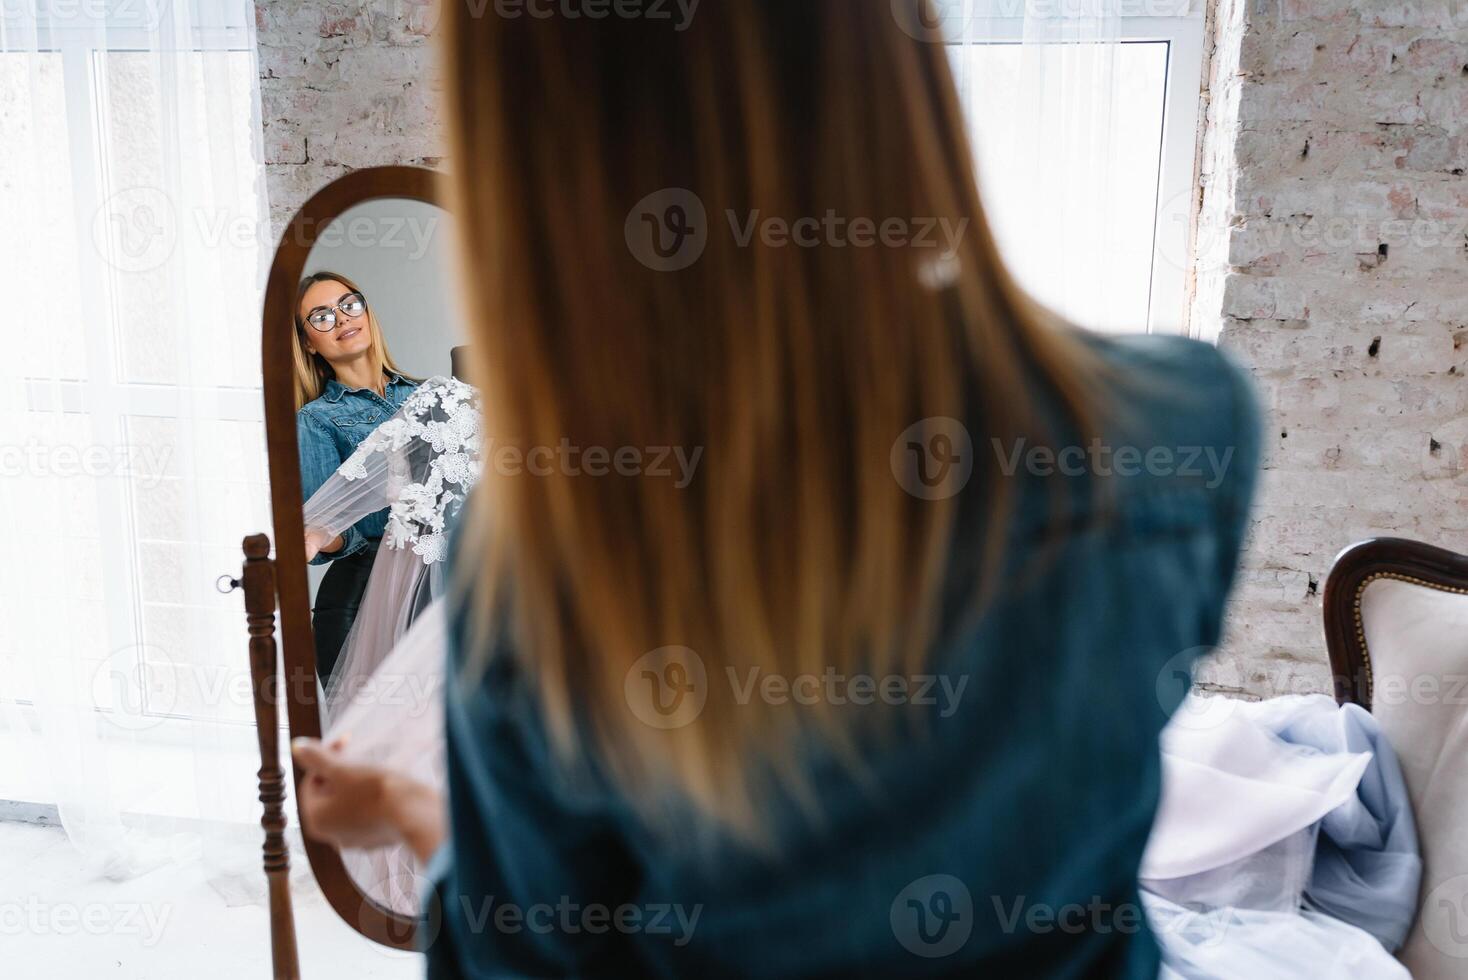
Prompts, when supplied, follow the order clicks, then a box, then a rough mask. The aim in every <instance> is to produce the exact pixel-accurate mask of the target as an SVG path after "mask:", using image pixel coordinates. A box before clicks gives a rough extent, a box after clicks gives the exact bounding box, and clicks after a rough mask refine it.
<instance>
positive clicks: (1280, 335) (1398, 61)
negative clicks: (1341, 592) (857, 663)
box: [257, 0, 1468, 696]
mask: <svg viewBox="0 0 1468 980" xmlns="http://www.w3.org/2000/svg"><path fill="white" fill-rule="evenodd" d="M436 16H437V14H436V8H435V6H434V5H433V0H345V2H340V3H332V4H326V5H322V4H318V3H307V4H298V3H294V2H292V3H284V2H279V0H274V2H265V0H259V2H258V4H257V22H258V38H259V45H260V71H261V94H262V103H263V117H264V128H265V148H266V160H267V164H268V168H267V169H268V176H267V179H268V185H269V193H270V202H271V211H272V219H273V222H274V225H275V227H276V228H277V229H278V228H279V227H280V226H281V224H282V223H283V222H284V220H285V219H286V218H288V217H289V215H290V214H291V212H292V211H293V210H294V209H295V207H296V206H297V205H298V204H299V203H300V202H301V201H303V200H304V199H305V198H306V196H308V195H309V194H310V193H311V192H312V191H314V190H315V189H317V188H319V187H320V186H321V185H323V184H325V183H326V182H327V181H328V180H330V179H331V178H333V177H336V176H339V175H340V174H343V173H346V172H347V171H348V170H351V169H353V168H357V167H362V166H369V165H373V164H382V163H416V164H421V165H425V166H437V165H438V164H439V162H440V159H441V156H442V153H443V139H442V137H443V133H442V128H441V125H440V121H439V119H438V117H437V114H436V111H435V109H434V100H435V92H436V89H437V84H436V82H435V80H434V72H433V65H432V60H431V59H432V45H431V44H429V43H428V40H429V36H430V35H431V33H432V31H433V27H434V24H435V21H436ZM1210 29H1211V32H1212V38H1211V40H1212V43H1213V52H1212V58H1211V61H1210V68H1209V72H1210V76H1209V80H1208V91H1207V94H1206V96H1205V99H1206V116H1205V118H1206V122H1205V129H1204V132H1203V136H1202V140H1201V142H1200V173H1201V177H1202V180H1201V193H1200V201H1199V214H1198V218H1197V236H1198V241H1197V257H1196V260H1195V269H1194V282H1195V292H1194V298H1193V304H1192V310H1191V319H1192V323H1193V326H1194V329H1195V330H1197V331H1198V332H1199V333H1200V334H1201V335H1203V336H1205V337H1210V338H1217V339H1218V340H1219V342H1220V343H1221V344H1222V345H1223V346H1225V347H1227V348H1229V349H1230V350H1232V351H1233V352H1234V353H1235V354H1237V355H1238V356H1239V357H1240V358H1242V359H1243V360H1244V361H1245V362H1246V363H1248V364H1249V365H1250V366H1251V367H1252V369H1253V371H1254V374H1255V377H1256V378H1257V380H1258V383H1259V387H1260V391H1261V394H1262V396H1263V398H1264V399H1265V402H1266V404H1267V407H1268V409H1269V411H1270V413H1271V423H1270V424H1271V428H1270V432H1269V439H1268V441H1267V445H1268V461H1267V464H1266V470H1265V473H1264V478H1263V481H1262V486H1261V499H1260V502H1259V508H1258V510H1257V513H1256V519H1255V522H1254V527H1253V529H1252V533H1251V540H1250V544H1249V548H1248V553H1247V556H1246V559H1245V565H1246V567H1245V570H1244V572H1243V574H1242V578H1241V583H1240V588H1239V590H1238V593H1237V595H1236V597H1235V601H1234V605H1233V608H1232V610H1231V615H1230V629H1229V641H1228V643H1227V648H1226V650H1225V652H1224V655H1223V656H1222V657H1220V658H1219V659H1218V660H1217V661H1216V662H1215V663H1213V664H1212V665H1211V666H1210V667H1209V668H1208V669H1207V670H1206V671H1205V675H1204V680H1205V681H1206V682H1207V683H1209V684H1210V685H1211V686H1214V687H1215V688H1218V689H1222V690H1229V691H1237V692H1242V693H1247V694H1251V695H1264V696H1268V695H1273V694H1282V693H1289V692H1291V691H1311V690H1318V691H1325V690H1328V689H1329V676H1328V669H1327V667H1326V666H1325V650H1324V641H1323V638H1322V634H1321V628H1320V592H1321V589H1322V588H1323V586H1324V581H1325V575H1326V573H1327V571H1328V570H1329V568H1330V563H1331V560H1332V559H1333V557H1334V556H1335V554H1336V553H1337V552H1338V551H1339V550H1340V549H1341V548H1343V547H1345V546H1346V545H1347V544H1349V543H1351V542H1353V541H1356V540H1358V539H1361V538H1364V537H1368V536H1371V535H1384V534H1393V535H1401V536H1405V537H1414V538H1421V539H1423V540H1427V541H1433V542H1437V543H1439V544H1443V545H1445V546H1447V547H1451V548H1455V549H1458V550H1463V551H1468V476H1465V475H1464V470H1465V469H1468V378H1465V377H1464V375H1465V373H1468V178H1465V176H1464V169H1465V168H1468V2H1465V0H1412V2H1398V0H1389V2H1378V0H1356V2H1353V3H1348V2H1345V0H1216V7H1215V8H1214V10H1213V12H1212V18H1211V28H1210Z"/></svg>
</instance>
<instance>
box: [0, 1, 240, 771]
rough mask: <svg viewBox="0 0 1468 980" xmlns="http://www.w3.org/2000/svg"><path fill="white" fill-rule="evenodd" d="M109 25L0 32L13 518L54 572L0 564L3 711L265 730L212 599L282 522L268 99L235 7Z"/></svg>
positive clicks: (81, 13) (138, 10)
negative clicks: (272, 457) (267, 347)
mask: <svg viewBox="0 0 1468 980" xmlns="http://www.w3.org/2000/svg"><path fill="white" fill-rule="evenodd" d="M94 6H95V7H96V9H91V8H89V7H88V6H87V5H75V4H72V5H66V4H57V5H53V6H52V7H51V8H50V9H49V10H48V9H47V5H46V4H44V3H43V4H41V5H40V7H39V8H38V9H35V10H34V11H33V9H32V8H31V7H30V6H29V5H27V7H26V9H25V10H24V11H19V12H17V11H12V10H7V11H6V12H5V14H4V18H5V19H4V21H3V22H0V27H4V28H5V29H6V33H5V34H0V221H4V222H5V226H6V227H7V228H11V229H24V230H25V231H24V234H9V235H6V236H3V237H0V268H4V269H6V270H7V289H6V292H5V295H4V296H0V320H3V321H4V322H5V323H6V324H7V325H8V326H12V327H15V326H17V325H18V326H19V331H20V332H19V334H18V335H17V336H16V337H15V338H14V339H15V342H14V343H13V345H12V351H13V356H14V362H13V363H12V364H10V365H8V366H7V368H6V369H5V371H4V374H5V376H6V379H7V382H6V383H7V386H10V385H11V382H14V385H13V387H14V390H13V391H12V392H11V393H10V394H11V397H9V398H7V399H5V400H4V402H3V403H0V448H3V449H4V450H5V454H6V455H5V458H4V459H3V460H0V462H3V464H4V466H5V473H6V477H7V478H6V479H4V480H3V481H0V506H3V507H4V508H5V511H6V512H7V513H10V514H24V515H33V517H34V521H35V524H36V525H37V526H36V527H32V528H29V529H28V530H27V532H26V533H30V534H34V535H35V538H34V544H35V546H36V549H37V550H42V549H44V550H46V551H48V552H51V553H56V554H59V555H62V556H64V558H63V557H51V558H46V559H44V560H43V561H42V562H41V563H39V564H36V563H29V562H12V563H8V565H7V567H6V568H4V569H0V609H3V610H4V615H5V618H6V620H7V621H8V623H9V624H10V627H9V628H7V629H5V630H0V674H3V676H4V677H5V678H6V683H5V686H4V688H3V689H0V698H3V699H4V700H5V701H6V702H8V703H9V704H11V705H12V706H14V705H19V706H21V707H22V708H23V709H24V708H25V707H26V706H27V705H28V704H29V703H30V702H33V701H37V700H38V698H40V697H41V696H42V688H43V687H44V686H45V684H48V683H49V684H52V685H53V687H52V688H51V691H52V694H53V695H54V693H55V691H56V690H58V689H59V688H57V687H55V685H56V684H57V683H61V684H70V685H71V686H73V687H76V688H77V689H80V690H86V689H88V687H89V689H90V692H91V694H90V699H86V698H84V701H88V703H90V704H91V705H92V706H93V707H94V708H95V709H96V711H97V712H98V718H99V728H106V727H107V726H108V725H109V720H110V721H111V722H115V723H116V725H115V727H116V728H117V729H118V730H119V731H126V732H129V733H131V734H138V733H140V732H147V733H148V734H149V735H150V736H154V735H156V736H157V738H156V739H155V741H164V742H166V741H168V740H169V739H170V738H173V737H175V736H176V734H177V733H174V734H173V735H170V733H169V728H170V726H171V725H174V726H176V724H177V723H178V722H191V721H207V722H209V723H216V722H219V723H240V724H241V725H242V726H243V725H249V724H253V714H252V711H251V702H250V697H249V694H250V689H249V686H248V683H245V684H243V685H241V684H240V683H239V680H240V679H241V678H242V677H247V676H248V665H247V661H246V658H245V656H244V639H245V633H244V620H243V616H242V614H241V611H240V608H239V601H238V597H237V596H235V597H223V596H220V595H219V594H217V593H216V592H215V591H214V588H213V582H214V580H215V577H216V576H217V575H218V574H219V573H220V572H222V571H227V570H230V569H238V567H239V563H240V553H239V542H240V539H241V537H242V536H243V534H245V533H247V532H249V531H255V530H259V529H261V528H264V527H267V526H268V499H269V498H268V489H267V482H266V477H265V449H264V433H263V424H262V418H261V404H260V387H259V281H260V273H261V257H262V254H268V247H266V248H264V249H262V246H265V245H266V243H264V242H263V241H261V240H260V232H261V230H262V229H263V228H264V225H263V223H262V222H261V221H260V220H259V217H260V215H261V214H262V213H263V210H264V208H263V205H264V198H263V192H264V187H263V182H262V181H261V179H260V171H261V168H260V160H259V153H258V145H259V132H258V131H259V113H258V108H257V102H256V87H257V85H258V81H257V78H256V62H255V55H254V49H253V39H252V37H251V35H250V33H249V31H248V30H247V29H244V28H241V27H240V26H239V20H240V18H241V17H242V16H244V14H243V13H241V12H242V11H245V10H246V7H245V6H243V5H240V6H239V9H238V10H235V9H234V6H233V5H230V4H225V3H220V4H218V5H217V6H216V5H213V4H210V3H208V2H196V3H194V4H193V5H191V6H181V7H178V8H174V7H170V6H167V5H164V6H159V5H154V4H129V3H121V4H113V5H111V7H106V8H105V9H104V5H94ZM143 15H146V16H147V17H148V18H150V20H149V21H148V22H147V23H138V24H133V23H128V20H129V18H130V17H131V18H137V17H140V16H143ZM22 17H30V18H31V19H30V20H28V21H26V22H24V23H22V22H21V18H22ZM158 18H162V22H161V23H158V22H155V21H156V20H157V19H158ZM231 22H232V23H231ZM180 38H182V39H184V40H182V41H180V40H179V39H180ZM22 39H23V43H26V44H28V45H29V49H27V48H26V47H22V48H20V49H19V50H16V49H11V48H6V47H5V45H7V44H9V45H14V44H16V43H22ZM12 476H18V477H19V478H18V479H15V478H11V477H12ZM47 561H49V562H52V564H51V565H50V566H49V570H50V572H52V573H54V581H52V582H50V583H49V584H48V585H47V588H48V589H50V590H53V591H54V595H55V599H54V601H55V602H56V606H55V607H54V608H50V607H48V608H47V609H46V610H45V611H44V612H43V611H41V610H37V609H36V608H34V606H35V600H36V597H37V595H38V586H37V584H36V582H35V581H34V579H35V578H37V577H38V576H44V575H46V574H47V569H48V566H47V565H46V564H45V562H47ZM67 657H71V658H73V659H72V661H71V662H70V663H69V664H68V668H67V669H69V670H70V672H71V674H72V675H73V676H71V677H70V678H68V679H66V680H64V681H60V682H57V681H56V680H55V679H54V678H47V677H46V673H47V672H48V671H53V672H54V671H55V670H56V669H57V665H58V664H59V663H61V662H63V661H65V660H66V658H67ZM88 673H90V676H91V683H90V685H88V684H87V683H86V681H85V679H83V680H81V681H78V680H77V676H76V675H79V674H81V675H85V674H88ZM241 692H242V694H243V696H242V695H241ZM52 700H56V699H55V698H54V696H53V698H52ZM15 717H17V716H16V714H15V713H14V712H12V714H11V715H10V718H11V720H12V722H13V721H14V719H15ZM21 717H24V712H23V711H22V713H21ZM242 730H243V729H242ZM5 797H11V798H25V794H23V793H18V792H17V791H16V790H15V789H14V788H13V787H11V786H9V785H0V798H5ZM31 798H34V797H31Z"/></svg>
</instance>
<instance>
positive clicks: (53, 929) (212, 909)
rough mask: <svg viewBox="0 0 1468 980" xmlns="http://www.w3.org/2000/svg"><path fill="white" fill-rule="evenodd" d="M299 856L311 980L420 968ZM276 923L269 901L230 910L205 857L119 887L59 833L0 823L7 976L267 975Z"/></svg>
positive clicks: (302, 927)
mask: <svg viewBox="0 0 1468 980" xmlns="http://www.w3.org/2000/svg"><path fill="white" fill-rule="evenodd" d="M292 861H293V862H294V863H296V865H297V867H296V868H295V869H294V870H295V872H296V873H295V874H293V875H292V878H293V881H292V897H293V900H294V902H295V918H296V934H297V940H298V943H299V945H300V955H301V974H302V976H303V978H304V980H324V978H337V977H341V978H350V980H357V978H362V980H377V978H390V980H398V978H409V977H412V978H417V977H421V976H422V975H423V965H422V961H421V958H419V957H418V956H416V955H413V954H408V953H401V952H397V951H394V950H389V949H386V948H384V947H381V946H378V945H376V944H375V943H372V942H369V941H368V940H366V939H363V938H362V937H361V936H359V935H358V934H357V933H356V932H354V931H352V929H351V928H350V927H348V926H347V925H346V924H345V923H344V922H342V921H341V919H339V918H338V917H337V915H336V913H335V912H334V911H332V909H331V907H330V906H328V905H327V904H326V902H325V900H324V899H323V898H322V897H321V894H320V892H318V891H317V890H316V889H315V887H314V882H313V881H312V879H311V878H310V876H309V874H308V873H307V872H306V871H305V870H304V868H303V867H302V866H301V859H300V858H297V857H296V856H294V855H293V856H292ZM263 878H264V875H263V872H261V878H260V880H261V881H263ZM269 928H270V927H269V917H268V915H267V913H266V910H265V908H264V907H262V906H260V905H258V904H235V905H234V906H233V907H231V904H230V903H227V902H226V900H225V898H224V897H223V896H222V895H221V893H220V891H219V890H217V889H216V888H215V887H213V886H211V885H210V884H209V883H208V882H207V881H206V880H205V878H204V872H203V866H202V865H201V864H200V863H199V862H197V861H190V862H187V863H185V864H177V863H169V864H165V865H163V866H162V867H159V868H157V869H155V870H153V871H150V872H148V873H146V874H143V875H140V876H138V877H135V878H132V879H130V880H127V881H121V882H113V881H108V880H106V879H105V878H100V877H98V876H96V875H93V874H89V873H88V871H87V869H86V867H85V866H84V863H83V861H82V859H81V856H80V854H79V852H78V851H77V850H76V848H74V847H73V846H72V845H71V844H70V843H69V842H68V841H67V839H66V837H65V835H64V834H63V833H62V831H61V830H60V828H57V827H50V826H37V825H34V824H25V823H7V822H0V974H3V975H4V976H5V977H15V978H17V980H20V978H26V980H29V978H32V977H37V978H39V977H46V978H48V980H71V978H86V980H94V978H117V980H144V978H146V980H172V978H180V980H197V978H205V980H236V978H239V980H268V978H269V977H270V932H269Z"/></svg>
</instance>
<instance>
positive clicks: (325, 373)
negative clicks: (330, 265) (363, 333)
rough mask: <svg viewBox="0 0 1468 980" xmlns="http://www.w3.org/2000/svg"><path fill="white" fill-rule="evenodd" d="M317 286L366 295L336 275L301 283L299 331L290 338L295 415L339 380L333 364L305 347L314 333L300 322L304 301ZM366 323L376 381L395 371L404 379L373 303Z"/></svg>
mask: <svg viewBox="0 0 1468 980" xmlns="http://www.w3.org/2000/svg"><path fill="white" fill-rule="evenodd" d="M318 282H339V283H341V284H342V285H343V286H345V287H346V291H347V292H348V293H357V294H358V295H360V296H361V297H362V298H363V299H366V297H367V294H366V293H364V292H362V290H361V288H359V287H358V286H357V284H356V283H354V282H352V280H350V279H348V278H347V277H346V276H344V275H341V274H340V273H337V272H313V273H311V274H310V275H309V276H307V277H306V278H304V279H302V280H301V284H300V286H299V287H298V288H297V289H296V308H295V311H294V313H293V314H292V319H294V320H295V324H296V329H295V330H294V331H293V332H292V335H291V362H292V364H293V365H294V367H295V378H296V383H295V392H296V411H298V412H299V411H300V410H301V409H302V408H304V407H305V406H306V404H307V403H308V402H313V401H315V400H316V399H318V398H320V397H321V393H322V392H323V391H325V390H326V382H328V381H330V380H331V379H332V378H334V377H336V373H335V372H334V371H332V369H331V364H330V363H328V362H327V360H326V358H324V357H322V356H321V355H320V354H313V353H311V351H310V350H308V349H307V347H306V336H307V333H306V332H307V331H308V330H310V329H311V326H310V324H308V323H306V321H304V320H302V319H301V301H302V300H304V299H305V298H306V290H308V289H310V288H311V287H312V286H314V285H316V284H317V283H318ZM363 316H364V317H366V319H367V336H368V337H369V338H371V340H372V346H371V347H369V348H368V350H367V357H368V359H369V361H370V362H371V364H372V367H373V368H374V369H375V373H374V375H373V376H374V377H375V376H376V375H377V374H381V373H382V372H383V371H384V370H387V371H392V372H393V373H394V374H399V375H401V374H402V373H403V372H401V371H399V370H398V367H397V365H396V364H394V363H393V359H392V354H390V353H389V352H388V349H387V341H386V340H385V339H383V336H382V328H381V327H380V326H379V325H378V323H377V314H376V313H374V312H372V303H371V302H368V303H367V312H366V313H364V314H363Z"/></svg>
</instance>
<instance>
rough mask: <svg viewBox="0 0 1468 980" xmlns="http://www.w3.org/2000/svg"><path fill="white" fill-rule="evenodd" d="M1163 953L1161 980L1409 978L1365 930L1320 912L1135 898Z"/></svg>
mask: <svg viewBox="0 0 1468 980" xmlns="http://www.w3.org/2000/svg"><path fill="white" fill-rule="evenodd" d="M1142 907H1143V908H1144V909H1146V911H1147V921H1148V923H1149V924H1150V925H1151V927H1152V931H1153V933H1154V934H1155V935H1157V937H1158V939H1160V940H1161V941H1162V944H1163V948H1164V949H1165V950H1166V954H1165V956H1166V958H1165V962H1164V963H1163V965H1162V969H1161V971H1160V972H1159V974H1158V976H1159V977H1160V978H1161V980H1303V978H1314V977H1320V978H1322V980H1324V978H1331V980H1334V978H1343V980H1344V978H1350V980H1410V978H1411V974H1409V973H1408V972H1407V970H1406V969H1405V968H1404V967H1403V966H1402V965H1401V964H1400V963H1398V962H1397V961H1396V960H1394V959H1392V957H1391V955H1390V954H1388V953H1387V952H1386V950H1384V949H1382V948H1381V943H1379V942H1377V941H1376V939H1375V938H1373V937H1372V936H1371V935H1370V934H1369V933H1367V932H1364V931H1363V930H1361V929H1357V928H1356V927H1355V926H1351V925H1347V924H1346V923H1344V922H1340V921H1338V920H1336V919H1332V918H1331V917H1330V916H1328V915H1320V914H1318V913H1315V912H1311V911H1309V910H1308V909H1307V910H1304V911H1300V912H1293V911H1292V912H1279V911H1261V910H1257V909H1240V908H1227V909H1209V910H1207V911H1204V912H1198V911H1196V910H1193V909H1188V908H1184V907H1183V906H1180V905H1177V904H1175V903H1173V902H1169V901H1168V900H1167V899H1165V898H1161V897H1158V896H1156V895H1149V894H1147V893H1146V892H1143V893H1142Z"/></svg>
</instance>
